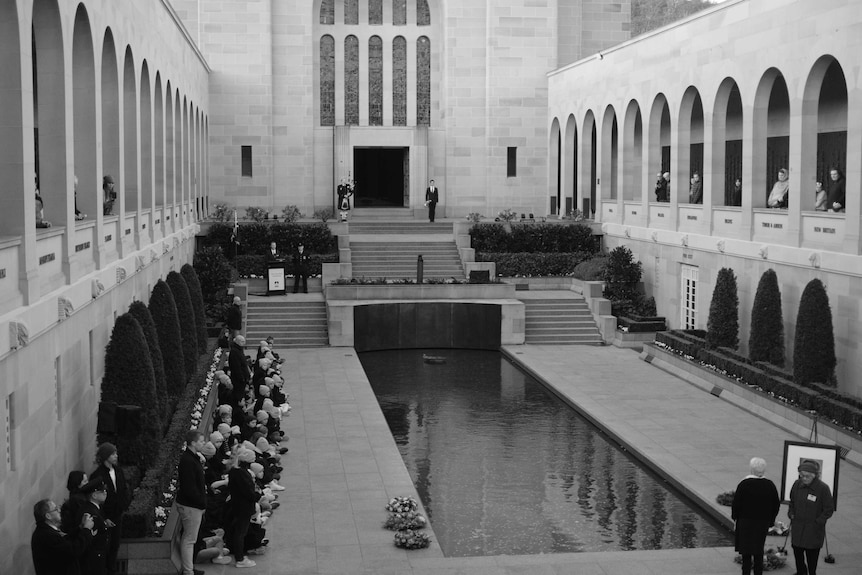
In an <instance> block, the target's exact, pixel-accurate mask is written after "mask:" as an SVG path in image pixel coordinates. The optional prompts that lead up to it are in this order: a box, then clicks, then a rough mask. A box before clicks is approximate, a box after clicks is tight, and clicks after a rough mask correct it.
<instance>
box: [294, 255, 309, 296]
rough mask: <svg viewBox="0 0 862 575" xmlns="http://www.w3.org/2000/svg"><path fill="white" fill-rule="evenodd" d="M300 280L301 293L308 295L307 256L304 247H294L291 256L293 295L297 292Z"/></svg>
mask: <svg viewBox="0 0 862 575" xmlns="http://www.w3.org/2000/svg"><path fill="white" fill-rule="evenodd" d="M300 280H302V293H308V254H307V253H305V246H303V245H302V244H299V245H298V246H296V252H294V254H293V293H298V292H299V282H300Z"/></svg>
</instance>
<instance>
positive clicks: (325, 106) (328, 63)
mask: <svg viewBox="0 0 862 575" xmlns="http://www.w3.org/2000/svg"><path fill="white" fill-rule="evenodd" d="M320 125H321V126H334V125H335V39H334V38H333V37H332V36H328V35H327V36H323V37H322V38H321V39H320Z"/></svg>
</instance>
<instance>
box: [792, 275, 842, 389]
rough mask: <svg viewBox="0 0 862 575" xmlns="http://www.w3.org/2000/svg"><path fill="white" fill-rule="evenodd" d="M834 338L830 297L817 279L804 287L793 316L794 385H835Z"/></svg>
mask: <svg viewBox="0 0 862 575" xmlns="http://www.w3.org/2000/svg"><path fill="white" fill-rule="evenodd" d="M835 364H836V360H835V335H834V333H833V332H832V309H831V308H830V307H829V296H827V295H826V288H825V287H824V285H823V282H821V281H820V280H819V279H816V278H815V279H813V280H811V281H810V282H808V285H806V286H805V291H803V292H802V297H801V298H800V300H799V312H798V313H797V314H796V337H795V338H794V343H793V379H794V380H796V383H799V384H803V385H804V384H807V383H823V384H826V385H833V386H834V385H836V381H835Z"/></svg>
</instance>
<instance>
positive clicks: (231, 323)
mask: <svg viewBox="0 0 862 575" xmlns="http://www.w3.org/2000/svg"><path fill="white" fill-rule="evenodd" d="M225 323H226V324H227V328H228V329H229V330H230V339H231V341H232V340H233V338H235V337H236V336H238V335H239V332H241V331H242V299H241V298H240V297H239V296H238V295H236V296H233V303H232V304H231V306H230V307H229V308H228V310H227V321H226V322H225Z"/></svg>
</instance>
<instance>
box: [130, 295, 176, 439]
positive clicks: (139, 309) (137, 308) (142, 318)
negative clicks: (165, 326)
mask: <svg viewBox="0 0 862 575" xmlns="http://www.w3.org/2000/svg"><path fill="white" fill-rule="evenodd" d="M129 313H130V314H131V315H132V317H134V318H135V319H136V320H138V325H140V326H141V331H143V333H144V339H145V340H146V342H147V352H148V353H149V354H150V360H151V363H152V366H153V380H154V382H155V386H156V397H157V398H158V402H159V419H160V420H161V422H162V423H163V424H164V423H166V421H165V418H167V416H168V386H167V383H166V382H165V364H164V360H163V359H162V349H161V347H159V335H158V334H157V333H156V324H155V323H154V322H153V316H151V315H150V310H148V309H147V306H146V305H145V304H144V302H142V301H133V302H132V305H130V306H129Z"/></svg>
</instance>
